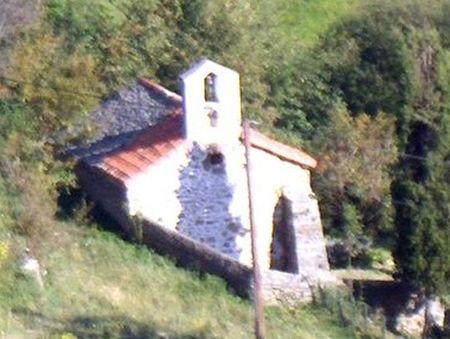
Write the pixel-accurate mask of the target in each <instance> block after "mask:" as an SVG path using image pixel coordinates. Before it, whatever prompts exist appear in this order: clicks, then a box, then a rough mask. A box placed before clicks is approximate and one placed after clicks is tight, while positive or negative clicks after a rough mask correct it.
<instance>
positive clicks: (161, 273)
mask: <svg viewBox="0 0 450 339" xmlns="http://www.w3.org/2000/svg"><path fill="white" fill-rule="evenodd" d="M40 250H41V252H40V262H41V264H42V266H43V270H45V276H44V282H45V284H44V285H45V286H44V289H43V290H40V289H39V287H38V286H37V284H36V282H35V281H34V280H33V279H32V278H30V277H28V276H26V275H24V274H23V273H21V272H20V271H17V270H15V269H13V268H8V267H2V280H1V282H0V298H1V299H0V301H1V302H0V319H1V320H0V333H1V336H2V337H9V336H13V335H14V336H15V337H20V338H22V337H27V338H31V337H32V338H40V337H45V338H47V337H52V338H73V337H74V336H76V337H78V338H100V337H102V338H104V337H108V338H249V337H251V336H252V333H253V321H254V320H253V313H252V306H251V303H250V302H249V301H248V300H242V299H240V298H238V297H235V296H233V294H232V293H230V292H229V291H227V289H226V287H225V284H224V282H223V281H221V280H220V279H218V278H215V277H212V276H199V275H198V273H195V272H189V271H185V270H183V269H180V268H177V267H176V266H175V265H174V263H173V262H171V261H170V260H169V259H166V258H163V257H160V256H158V255H156V254H154V253H152V252H151V251H149V250H148V249H147V248H144V247H140V246H136V245H132V244H129V243H126V242H124V241H122V240H120V239H119V238H118V237H117V236H116V235H113V234H111V233H109V232H107V231H102V230H96V229H94V228H92V227H88V228H80V227H79V226H75V225H73V224H67V223H61V224H59V225H58V229H57V232H56V233H55V234H54V235H53V237H52V238H51V239H48V240H47V241H44V242H42V243H41V244H40ZM266 316H267V331H268V338H352V337H353V334H352V333H351V331H350V330H349V329H345V328H343V327H340V326H338V325H337V324H336V320H335V319H334V317H333V316H331V315H330V314H327V312H326V311H324V310H320V309H319V308H316V307H303V308H286V309H283V308H275V307H270V308H268V309H267V310H266Z"/></svg>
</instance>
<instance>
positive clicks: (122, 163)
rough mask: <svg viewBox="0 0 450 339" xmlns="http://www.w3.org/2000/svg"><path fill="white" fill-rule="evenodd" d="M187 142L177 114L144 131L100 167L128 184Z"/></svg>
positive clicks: (107, 157)
mask: <svg viewBox="0 0 450 339" xmlns="http://www.w3.org/2000/svg"><path fill="white" fill-rule="evenodd" d="M183 140H184V130H183V117H182V115H181V113H180V111H177V112H174V114H172V115H170V116H168V117H166V118H165V119H164V120H163V121H161V122H160V123H159V124H157V125H155V126H151V127H149V128H147V129H146V130H144V131H143V132H142V134H141V135H139V136H138V137H137V138H136V139H135V140H134V141H133V142H132V143H131V144H129V145H128V146H125V147H123V148H122V149H119V150H117V151H115V152H113V153H111V154H109V155H107V156H105V157H104V158H103V160H102V162H101V164H100V167H101V168H103V170H105V171H106V172H107V173H109V174H110V175H112V176H114V177H116V178H118V179H120V180H122V181H126V180H128V179H129V178H131V177H133V176H134V175H136V174H138V173H140V172H143V171H144V170H145V169H146V168H148V167H149V166H150V165H152V164H154V163H156V162H157V161H159V160H160V159H162V158H163V157H165V156H166V155H167V154H169V153H170V152H172V151H174V150H176V149H177V147H178V146H179V145H180V144H181V143H182V141H183Z"/></svg>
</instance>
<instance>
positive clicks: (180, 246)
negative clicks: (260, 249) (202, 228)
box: [138, 220, 252, 297]
mask: <svg viewBox="0 0 450 339" xmlns="http://www.w3.org/2000/svg"><path fill="white" fill-rule="evenodd" d="M138 223H140V224H141V227H142V241H143V243H144V244H145V245H147V246H149V247H151V248H153V249H154V250H155V251H156V252H158V253H160V254H162V255H168V256H170V257H172V258H174V259H175V260H176V262H177V264H179V265H180V266H182V267H186V268H191V269H194V270H199V271H202V272H207V273H211V274H214V275H217V276H219V277H221V278H223V279H224V280H225V281H226V282H227V284H228V286H229V287H230V288H231V289H233V290H234V292H236V293H237V294H238V295H240V296H243V297H249V296H250V295H251V286H252V270H251V269H250V267H248V266H245V265H243V264H241V263H239V262H238V261H237V260H234V259H233V258H231V257H228V256H226V255H223V254H220V253H218V252H216V251H214V250H213V249H211V248H209V247H207V246H205V245H203V244H201V243H199V242H197V241H194V240H192V239H190V238H188V237H186V236H184V235H182V234H180V233H178V232H175V231H172V230H170V229H167V228H165V227H163V226H160V225H157V224H155V223H150V222H148V221H141V220H140V221H138Z"/></svg>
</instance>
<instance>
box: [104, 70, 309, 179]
mask: <svg viewBox="0 0 450 339" xmlns="http://www.w3.org/2000/svg"><path fill="white" fill-rule="evenodd" d="M139 82H140V83H141V84H142V85H144V86H146V87H148V88H150V89H152V90H154V91H156V92H158V93H160V94H163V95H164V96H165V97H166V98H167V99H168V100H170V101H172V102H173V103H174V104H176V106H177V107H179V108H177V109H176V110H175V111H174V113H173V114H171V115H169V116H167V117H166V118H164V119H163V120H162V121H161V122H159V123H158V124H156V125H154V126H150V127H148V128H146V129H145V130H144V131H143V132H142V133H141V134H140V135H139V136H138V137H137V138H136V139H135V140H134V141H133V142H132V143H131V144H129V145H127V146H125V147H123V148H121V149H119V150H116V151H114V152H113V153H110V154H108V155H106V156H105V157H103V159H102V160H101V162H100V164H99V165H98V166H99V167H100V168H102V169H103V170H104V171H106V172H107V173H109V174H110V175H112V176H113V177H115V178H117V179H119V180H121V181H122V182H126V181H127V180H128V179H130V178H132V177H133V176H134V175H136V174H138V173H141V172H143V171H145V170H146V169H147V168H148V167H149V166H151V165H153V164H155V163H156V162H158V161H159V160H161V159H163V158H164V157H166V156H167V155H169V154H170V153H171V152H172V151H175V150H176V149H177V148H178V147H179V146H180V145H181V144H182V143H183V141H184V140H185V132H184V118H183V113H182V108H181V104H182V98H181V97H180V96H179V95H178V94H176V93H173V92H170V91H168V90H167V89H165V88H164V87H162V86H160V85H158V84H155V83H154V82H152V81H150V80H148V79H146V78H140V79H139ZM250 143H251V145H252V146H253V147H254V148H257V149H261V150H264V151H266V152H268V153H270V154H273V155H275V156H277V157H279V158H281V159H284V160H286V161H289V162H292V163H294V164H297V165H300V166H303V167H308V168H315V167H316V166H317V162H316V160H315V159H314V158H312V157H311V156H310V155H308V154H306V153H305V152H303V151H301V150H298V149H295V148H293V147H290V146H287V145H284V144H282V143H280V142H278V141H275V140H272V139H270V138H268V137H266V136H264V135H263V134H261V133H260V132H258V131H256V130H254V129H251V130H250Z"/></svg>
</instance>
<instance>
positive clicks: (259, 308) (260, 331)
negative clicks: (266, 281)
mask: <svg viewBox="0 0 450 339" xmlns="http://www.w3.org/2000/svg"><path fill="white" fill-rule="evenodd" d="M244 145H245V160H246V171H247V188H248V206H249V212H250V231H251V238H252V258H253V282H254V286H253V292H254V302H255V336H256V338H257V339H264V338H265V337H266V333H265V326H264V305H263V298H262V277H261V268H260V266H259V251H258V232H257V231H258V230H257V228H256V224H255V218H254V212H255V209H254V206H253V196H252V181H251V172H252V171H251V169H252V165H251V157H250V146H251V145H250V122H249V121H248V120H247V119H246V120H244Z"/></svg>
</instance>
